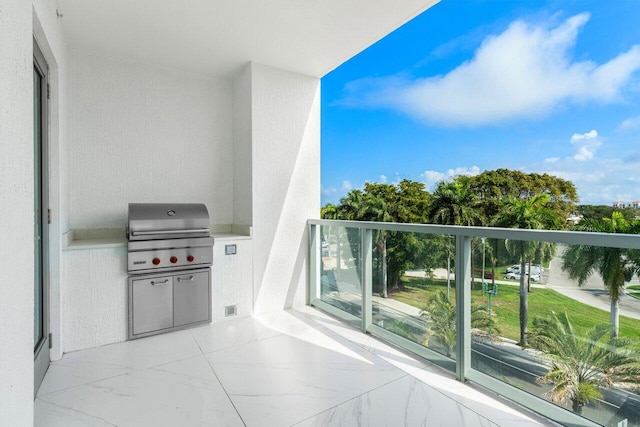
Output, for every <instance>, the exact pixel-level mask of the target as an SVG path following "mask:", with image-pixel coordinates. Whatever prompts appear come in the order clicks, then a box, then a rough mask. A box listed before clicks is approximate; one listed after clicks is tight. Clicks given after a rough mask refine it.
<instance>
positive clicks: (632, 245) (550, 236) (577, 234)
mask: <svg viewBox="0 0 640 427" xmlns="http://www.w3.org/2000/svg"><path fill="white" fill-rule="evenodd" d="M307 223H308V224H309V225H324V226H340V227H348V228H359V229H367V230H387V231H401V232H408V233H423V234H448V235H452V236H463V237H485V238H489V239H510V240H524V241H543V242H552V243H565V244H567V245H591V246H604V247H611V248H622V249H640V235H638V234H622V233H595V232H588V231H562V230H528V229H520V228H501V227H470V226H462V225H437V224H405V223H398V222H369V221H344V220H333V219H331V220H329V219H309V220H307Z"/></svg>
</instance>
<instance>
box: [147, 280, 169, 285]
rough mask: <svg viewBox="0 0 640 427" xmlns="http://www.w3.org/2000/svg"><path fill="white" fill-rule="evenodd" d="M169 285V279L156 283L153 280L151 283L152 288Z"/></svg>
mask: <svg viewBox="0 0 640 427" xmlns="http://www.w3.org/2000/svg"><path fill="white" fill-rule="evenodd" d="M167 283H169V279H164V282H154V281H153V280H152V281H151V286H159V285H166V284H167Z"/></svg>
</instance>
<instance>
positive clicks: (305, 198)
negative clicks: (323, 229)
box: [251, 64, 320, 313]
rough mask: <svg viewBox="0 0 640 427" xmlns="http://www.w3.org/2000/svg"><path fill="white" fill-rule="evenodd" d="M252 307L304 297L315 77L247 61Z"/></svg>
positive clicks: (315, 136)
mask: <svg viewBox="0 0 640 427" xmlns="http://www.w3.org/2000/svg"><path fill="white" fill-rule="evenodd" d="M251 103H252V107H251V110H252V116H251V128H252V159H253V162H252V163H253V167H252V175H253V179H252V205H253V206H252V209H253V231H254V234H253V252H254V257H253V269H254V276H253V277H254V283H253V284H254V298H255V312H256V313H262V312H268V311H276V310H281V309H282V308H288V307H291V306H295V305H302V304H304V303H305V291H306V289H305V285H306V276H307V252H308V247H307V245H308V243H307V241H308V239H307V226H306V221H307V219H308V218H317V217H318V216H319V213H320V80H319V79H317V78H313V77H308V76H303V75H300V74H294V73H290V72H286V71H282V70H277V69H274V68H270V67H266V66H263V65H259V64H252V65H251Z"/></svg>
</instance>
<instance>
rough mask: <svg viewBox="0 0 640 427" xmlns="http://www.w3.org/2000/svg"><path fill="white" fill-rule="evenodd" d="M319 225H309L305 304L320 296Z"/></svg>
mask: <svg viewBox="0 0 640 427" xmlns="http://www.w3.org/2000/svg"><path fill="white" fill-rule="evenodd" d="M320 227H322V226H321V225H315V224H311V225H310V226H309V292H308V293H307V304H311V303H312V302H313V301H314V300H316V299H319V298H320V251H319V248H320Z"/></svg>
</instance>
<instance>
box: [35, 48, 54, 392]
mask: <svg viewBox="0 0 640 427" xmlns="http://www.w3.org/2000/svg"><path fill="white" fill-rule="evenodd" d="M33 66H34V69H37V71H38V73H39V74H40V75H41V76H42V77H41V78H40V85H41V86H40V88H41V90H40V106H41V122H40V135H41V141H40V172H39V173H38V172H37V171H36V170H35V167H34V180H35V179H37V178H40V197H41V212H40V215H41V223H42V230H41V234H42V236H41V247H42V255H41V263H42V339H41V340H40V341H39V342H38V343H37V345H35V344H34V396H35V394H36V393H37V392H38V389H39V388H40V384H41V383H42V380H43V378H44V375H45V373H46V372H47V369H48V368H49V363H50V354H49V348H50V338H49V333H50V329H51V327H50V301H49V294H50V281H49V278H50V263H49V244H50V239H49V218H50V216H49V90H48V88H49V66H48V65H47V61H46V59H45V57H44V55H43V53H42V51H41V50H40V47H39V46H38V43H37V42H36V40H35V38H34V39H33ZM34 126H35V123H34ZM34 144H35V141H34ZM34 147H35V145H34ZM34 155H35V152H34ZM36 196H37V195H36V194H34V198H35V197H36ZM34 244H35V241H34ZM34 261H35V260H34ZM34 280H35V278H34ZM34 304H35V300H34Z"/></svg>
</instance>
